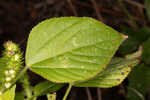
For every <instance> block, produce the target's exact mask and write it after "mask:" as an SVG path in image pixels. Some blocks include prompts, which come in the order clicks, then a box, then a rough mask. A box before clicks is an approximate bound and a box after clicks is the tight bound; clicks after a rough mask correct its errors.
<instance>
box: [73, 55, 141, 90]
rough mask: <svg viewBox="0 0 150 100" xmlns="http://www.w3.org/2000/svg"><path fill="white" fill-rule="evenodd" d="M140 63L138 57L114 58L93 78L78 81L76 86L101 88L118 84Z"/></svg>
mask: <svg viewBox="0 0 150 100" xmlns="http://www.w3.org/2000/svg"><path fill="white" fill-rule="evenodd" d="M138 63H139V60H138V59H123V58H114V59H112V61H111V62H110V64H109V65H108V67H106V69H105V70H104V71H103V72H102V73H100V74H98V75H97V76H96V77H94V78H93V79H90V80H87V81H85V82H82V83H77V84H75V86H78V87H101V88H110V87H113V86H117V85H119V84H120V83H121V82H122V81H123V80H124V79H125V78H126V77H127V75H128V74H129V72H130V71H131V68H132V67H133V66H135V65H136V64H138Z"/></svg>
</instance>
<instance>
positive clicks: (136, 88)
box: [127, 64, 150, 100]
mask: <svg viewBox="0 0 150 100" xmlns="http://www.w3.org/2000/svg"><path fill="white" fill-rule="evenodd" d="M128 78H129V86H128V94H127V98H128V100H144V98H145V96H146V93H147V91H148V88H149V86H150V68H149V66H146V65H145V64H139V65H138V66H136V67H135V68H133V70H132V72H131V73H130V75H129V77H128Z"/></svg>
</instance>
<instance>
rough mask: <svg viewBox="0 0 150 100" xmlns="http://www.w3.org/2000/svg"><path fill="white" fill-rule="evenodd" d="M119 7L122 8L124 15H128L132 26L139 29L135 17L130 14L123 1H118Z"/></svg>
mask: <svg viewBox="0 0 150 100" xmlns="http://www.w3.org/2000/svg"><path fill="white" fill-rule="evenodd" d="M118 3H119V5H120V6H121V8H122V10H123V11H124V13H125V14H126V15H127V17H128V19H129V20H130V21H131V23H132V25H133V26H134V27H135V28H137V25H136V22H135V21H134V19H133V17H132V16H131V15H130V13H129V12H128V10H127V8H126V6H125V5H124V4H123V2H122V0H118Z"/></svg>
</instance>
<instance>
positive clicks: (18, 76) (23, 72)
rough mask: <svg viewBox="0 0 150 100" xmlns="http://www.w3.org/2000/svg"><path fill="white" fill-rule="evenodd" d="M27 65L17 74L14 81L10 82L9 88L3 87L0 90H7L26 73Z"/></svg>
mask: <svg viewBox="0 0 150 100" xmlns="http://www.w3.org/2000/svg"><path fill="white" fill-rule="evenodd" d="M28 68H29V66H25V67H24V69H23V70H22V71H21V72H20V73H19V74H18V75H17V77H16V78H15V79H14V81H13V82H12V84H11V86H10V87H9V88H5V89H3V90H2V91H1V92H2V93H4V92H5V91H7V90H8V89H10V88H11V87H13V86H14V85H15V83H16V82H17V81H18V80H19V79H20V78H21V77H22V76H23V75H24V74H25V73H26V71H27V70H28Z"/></svg>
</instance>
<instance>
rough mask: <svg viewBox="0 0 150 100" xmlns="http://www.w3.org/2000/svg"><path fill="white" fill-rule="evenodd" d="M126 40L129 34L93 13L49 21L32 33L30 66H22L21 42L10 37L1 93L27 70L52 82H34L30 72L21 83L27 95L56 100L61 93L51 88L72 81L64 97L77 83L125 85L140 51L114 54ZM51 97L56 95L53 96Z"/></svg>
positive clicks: (0, 64) (30, 99)
mask: <svg viewBox="0 0 150 100" xmlns="http://www.w3.org/2000/svg"><path fill="white" fill-rule="evenodd" d="M125 39H126V36H124V35H122V34H120V33H118V32H117V31H115V30H114V29H112V28H111V27H109V26H107V25H105V24H103V23H101V22H99V21H97V20H94V19H92V18H88V17H60V18H52V19H48V20H45V21H43V22H41V23H39V24H38V25H37V26H35V27H34V28H33V29H32V30H31V32H30V35H29V38H28V43H27V49H26V53H25V67H22V66H23V57H22V53H21V51H20V49H19V47H18V46H17V45H16V44H14V43H12V42H10V41H9V42H6V44H5V50H4V53H3V55H2V58H1V59H0V73H1V74H0V95H1V96H0V97H3V96H5V91H7V92H9V91H12V90H9V89H10V88H11V87H12V86H14V85H15V83H16V81H18V80H19V79H21V77H24V76H23V75H24V74H26V75H27V73H26V71H27V69H29V70H31V71H32V72H34V73H36V74H38V75H40V76H41V77H43V78H45V79H46V80H47V81H45V82H41V83H39V84H37V85H36V86H35V87H33V86H30V83H29V82H28V81H29V80H28V79H27V78H28V77H24V78H26V81H21V82H23V83H24V89H25V92H27V93H26V94H25V95H27V98H26V99H25V100H36V99H37V97H38V96H41V95H47V97H48V100H54V99H55V98H56V94H54V95H53V94H51V93H54V92H56V91H57V90H58V89H60V88H61V87H62V86H64V85H65V83H68V84H69V88H68V90H67V92H66V94H65V95H64V98H63V100H66V98H67V95H68V93H69V91H70V90H71V87H72V86H76V87H87V86H88V87H102V88H109V87H113V86H116V85H119V84H120V83H121V82H122V81H123V80H124V79H125V78H126V77H127V75H128V73H129V72H130V71H131V68H132V67H133V66H135V65H136V64H138V62H139V59H138V58H139V56H140V55H138V56H135V57H130V58H120V57H114V58H113V56H114V54H115V52H116V51H117V49H118V48H119V46H120V45H121V43H122V42H123V41H124V40H125ZM26 75H25V76H26ZM24 78H23V79H24ZM25 83H26V84H25ZM29 87H32V88H29ZM14 89H15V88H14V87H13V90H14ZM13 93H14V92H13ZM50 96H54V97H53V99H51V98H50ZM11 100H14V98H11Z"/></svg>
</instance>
